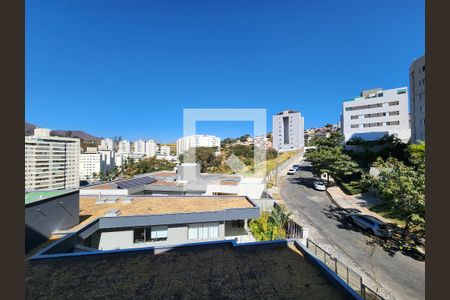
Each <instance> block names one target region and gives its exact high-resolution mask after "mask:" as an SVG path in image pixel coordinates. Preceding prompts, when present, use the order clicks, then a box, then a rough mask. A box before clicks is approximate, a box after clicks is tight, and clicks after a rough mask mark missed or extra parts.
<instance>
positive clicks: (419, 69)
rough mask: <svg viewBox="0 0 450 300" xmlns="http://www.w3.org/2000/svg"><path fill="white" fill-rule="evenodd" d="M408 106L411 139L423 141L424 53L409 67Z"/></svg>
mask: <svg viewBox="0 0 450 300" xmlns="http://www.w3.org/2000/svg"><path fill="white" fill-rule="evenodd" d="M409 108H410V112H411V141H412V142H417V141H425V55H424V56H422V57H420V58H418V59H416V60H414V62H413V63H412V64H411V66H410V68H409Z"/></svg>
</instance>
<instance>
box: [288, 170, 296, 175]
mask: <svg viewBox="0 0 450 300" xmlns="http://www.w3.org/2000/svg"><path fill="white" fill-rule="evenodd" d="M287 174H288V175H294V174H295V169H289V171H288V172H287Z"/></svg>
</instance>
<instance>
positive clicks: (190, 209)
mask: <svg viewBox="0 0 450 300" xmlns="http://www.w3.org/2000/svg"><path fill="white" fill-rule="evenodd" d="M101 198H105V199H106V198H116V199H117V200H116V202H115V203H102V204H97V203H96V201H97V199H98V197H97V196H80V219H81V220H83V221H82V222H81V223H80V224H78V225H77V226H75V227H73V228H71V231H74V230H77V229H80V228H81V227H84V226H85V225H86V224H88V223H90V222H92V221H93V220H94V219H96V218H99V217H103V216H104V215H105V213H107V212H108V211H111V210H112V209H119V210H120V215H119V217H121V216H142V215H161V214H178V213H194V212H211V211H223V210H226V209H232V208H253V207H255V206H254V205H253V203H251V202H250V201H249V200H248V199H247V198H246V197H245V196H160V197H158V196H127V197H124V196H122V197H121V196H110V197H101ZM130 198H133V200H132V201H131V202H130V203H125V202H123V200H126V199H130Z"/></svg>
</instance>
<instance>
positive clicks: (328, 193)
mask: <svg viewBox="0 0 450 300" xmlns="http://www.w3.org/2000/svg"><path fill="white" fill-rule="evenodd" d="M326 193H327V196H328V198H330V201H331V202H333V203H334V204H335V205H336V206H337V207H339V208H342V209H346V208H344V207H342V206H341V205H340V204H339V203H337V202H336V200H334V199H333V197H332V196H331V194H330V192H328V190H326Z"/></svg>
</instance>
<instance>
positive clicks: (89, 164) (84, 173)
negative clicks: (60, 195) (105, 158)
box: [80, 153, 101, 180]
mask: <svg viewBox="0 0 450 300" xmlns="http://www.w3.org/2000/svg"><path fill="white" fill-rule="evenodd" d="M100 172H101V154H100V153H81V154H80V180H89V179H92V178H93V174H94V173H96V174H100Z"/></svg>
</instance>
